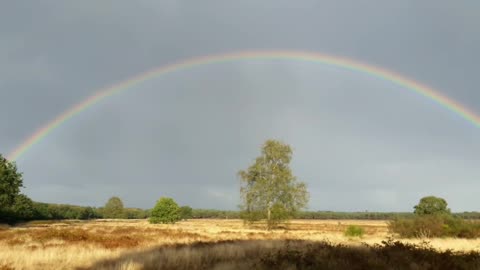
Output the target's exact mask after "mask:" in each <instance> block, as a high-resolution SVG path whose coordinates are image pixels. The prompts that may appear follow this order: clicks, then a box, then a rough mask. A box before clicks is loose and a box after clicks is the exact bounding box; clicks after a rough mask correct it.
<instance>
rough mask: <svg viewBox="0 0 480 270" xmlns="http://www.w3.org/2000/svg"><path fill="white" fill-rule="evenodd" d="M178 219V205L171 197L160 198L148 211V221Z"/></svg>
mask: <svg viewBox="0 0 480 270" xmlns="http://www.w3.org/2000/svg"><path fill="white" fill-rule="evenodd" d="M179 220H181V216H180V207H179V206H178V204H177V203H176V202H175V201H174V200H173V199H172V198H165V197H163V198H160V199H159V200H158V201H157V204H156V205H155V207H154V208H153V209H152V211H151V212H150V218H149V221H150V223H175V222H177V221H179Z"/></svg>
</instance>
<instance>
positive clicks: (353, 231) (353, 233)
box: [345, 225, 365, 237]
mask: <svg viewBox="0 0 480 270" xmlns="http://www.w3.org/2000/svg"><path fill="white" fill-rule="evenodd" d="M364 233H365V231H364V229H363V228H362V227H360V226H357V225H350V226H348V227H347V229H346V230H345V236H348V237H362V236H363V234H364Z"/></svg>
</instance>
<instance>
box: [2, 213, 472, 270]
mask: <svg viewBox="0 0 480 270" xmlns="http://www.w3.org/2000/svg"><path fill="white" fill-rule="evenodd" d="M350 225H357V226H360V227H362V228H363V229H364V232H365V233H364V235H363V236H362V237H348V236H345V235H344V232H345V230H346V229H347V228H348V226H350ZM392 237H394V236H393V235H391V234H390V233H389V231H388V227H387V221H382V220H368V221H367V220H292V221H291V222H289V223H288V224H287V225H285V226H284V227H280V228H278V229H275V230H271V231H266V230H264V229H263V225H262V224H258V225H255V226H246V225H244V223H243V221H241V220H233V219H191V220H186V221H181V222H178V223H176V224H173V225H172V224H169V225H166V224H158V225H157V224H155V225H154V224H149V223H148V222H147V221H146V220H93V221H78V220H64V221H55V222H48V221H40V222H39V221H37V222H29V223H25V224H20V225H17V226H15V227H7V226H4V227H0V269H1V270H10V269H125V270H126V269H157V267H158V266H161V267H162V269H251V267H252V266H253V267H255V268H256V269H279V267H280V268H282V269H287V268H288V269H318V267H319V266H321V267H322V268H323V269H335V268H336V267H337V268H338V267H341V268H349V269H361V268H355V267H357V266H359V265H360V266H361V265H362V264H361V262H362V259H368V262H365V263H370V264H368V266H377V267H379V268H377V269H384V268H382V267H384V266H385V267H386V264H385V265H383V264H382V263H388V262H387V261H390V262H392V261H395V256H397V260H400V258H399V257H398V256H399V255H398V254H401V256H400V257H401V258H403V261H404V262H405V263H408V265H407V266H408V267H410V268H405V267H404V268H401V269H442V268H428V267H427V268H425V265H430V266H431V267H433V266H434V264H432V263H433V262H437V263H438V262H442V264H441V265H442V266H451V267H450V268H451V269H474V268H471V267H475V268H476V267H477V266H478V267H480V259H479V257H478V253H477V252H479V251H480V239H455V238H432V239H428V240H427V239H399V238H395V241H397V240H398V241H400V242H393V240H392V239H393V238H392ZM389 239H390V240H389ZM427 242H428V243H427ZM402 243H403V244H402ZM367 245H368V246H367ZM419 249H420V250H421V252H422V253H420V255H419V254H417V253H418V252H420V251H418V250H419ZM398 250H401V251H402V252H400V253H399V252H398ZM388 252H392V256H393V257H391V256H387V257H385V256H386V255H385V254H390V253H388ZM416 252H417V253H416ZM442 252H443V253H442ZM457 253H458V254H457ZM309 254H310V255H309ZM312 254H313V255H312ZM334 254H337V255H335V256H337V257H338V256H340V255H341V254H343V255H342V257H341V258H340V257H338V259H336V260H335V259H332V258H333V257H332V256H334ZM362 254H363V255H362ZM292 256H293V257H292ZM322 256H323V257H322ZM436 256H438V258H437V257H436ZM462 256H463V257H462ZM246 258H248V260H247V259H246ZM307 258H308V259H307ZM322 258H323V259H322ZM326 258H328V259H326ZM348 258H350V259H351V260H350V259H348ZM439 258H442V259H441V260H440V259H439ZM312 260H313V261H312ZM315 260H316V261H315ZM414 260H420V261H419V262H418V263H415V262H414ZM421 260H426V261H421ZM292 261H296V263H295V264H293V265H288V263H291V262H292ZM327 261H328V262H329V265H321V263H324V262H327ZM449 263H450V264H449ZM397 265H399V264H398V263H397ZM309 266H310V267H311V268H309ZM363 266H366V265H363ZM415 267H417V268H415ZM452 267H453V268H452ZM392 269H397V268H392ZM398 269H400V268H398Z"/></svg>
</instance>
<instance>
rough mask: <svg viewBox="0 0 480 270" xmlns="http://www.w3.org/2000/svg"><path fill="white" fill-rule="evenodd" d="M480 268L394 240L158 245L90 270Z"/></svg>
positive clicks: (468, 256) (474, 258)
mask: <svg viewBox="0 0 480 270" xmlns="http://www.w3.org/2000/svg"><path fill="white" fill-rule="evenodd" d="M127 265H128V266H130V267H135V269H145V270H148V269H359V270H360V269H362V270H363V269H449V270H453V269H480V254H479V253H474V252H471V253H454V252H451V251H445V252H438V251H436V250H434V249H433V248H432V247H430V246H428V244H426V243H425V244H422V245H413V244H403V243H400V242H396V241H393V240H391V239H390V240H388V241H384V242H383V244H381V245H374V246H367V245H363V246H360V247H352V246H344V245H333V244H331V243H328V242H308V241H300V240H291V241H289V240H278V241H274V240H272V241H258V240H254V241H223V242H218V243H203V242H197V243H194V244H191V245H176V246H170V247H165V246H164V247H158V248H155V249H151V250H148V251H143V252H136V253H131V254H127V255H125V256H122V257H121V258H118V259H112V260H106V261H102V262H99V263H97V264H96V265H95V266H93V267H92V268H89V269H104V270H107V269H122V267H126V266H127Z"/></svg>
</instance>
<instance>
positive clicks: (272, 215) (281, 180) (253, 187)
mask: <svg viewBox="0 0 480 270" xmlns="http://www.w3.org/2000/svg"><path fill="white" fill-rule="evenodd" d="M291 159H292V149H291V147H290V146H289V145H287V144H284V143H282V142H279V141H276V140H267V141H266V142H265V144H264V145H263V147H262V152H261V155H260V156H259V157H257V159H256V160H255V163H254V164H253V165H251V166H250V167H249V168H248V169H247V170H245V171H240V172H239V176H240V178H241V180H242V182H241V184H242V185H241V188H240V195H241V199H242V205H241V209H242V211H243V212H244V213H243V214H242V218H243V219H244V220H245V221H247V222H255V221H258V220H259V219H266V220H267V229H271V228H273V227H275V226H276V225H278V224H279V223H280V222H283V221H285V220H288V219H290V218H292V217H293V216H294V215H295V213H296V212H297V211H299V210H300V209H302V208H304V207H306V205H307V203H308V197H309V196H308V191H307V187H306V185H305V183H302V182H298V181H297V179H296V177H295V176H293V174H292V172H291V169H290V167H289V165H290V161H291Z"/></svg>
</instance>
